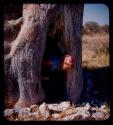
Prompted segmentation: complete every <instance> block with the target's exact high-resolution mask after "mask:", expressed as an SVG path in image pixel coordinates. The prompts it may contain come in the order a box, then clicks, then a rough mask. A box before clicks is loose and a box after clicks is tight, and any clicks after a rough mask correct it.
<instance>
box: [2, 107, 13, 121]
mask: <svg viewBox="0 0 113 125" xmlns="http://www.w3.org/2000/svg"><path fill="white" fill-rule="evenodd" d="M4 115H5V118H6V119H14V109H6V110H5V112H4Z"/></svg>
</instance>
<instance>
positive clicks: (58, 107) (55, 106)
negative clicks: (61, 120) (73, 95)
mask: <svg viewBox="0 0 113 125" xmlns="http://www.w3.org/2000/svg"><path fill="white" fill-rule="evenodd" d="M70 106H71V104H70V102H61V103H60V104H48V108H49V109H50V110H54V111H64V110H66V109H67V108H68V107H70Z"/></svg>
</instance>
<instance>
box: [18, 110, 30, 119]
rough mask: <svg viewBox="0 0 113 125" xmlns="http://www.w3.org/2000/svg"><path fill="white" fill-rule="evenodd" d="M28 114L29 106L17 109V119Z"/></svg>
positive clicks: (25, 117) (24, 117)
mask: <svg viewBox="0 0 113 125" xmlns="http://www.w3.org/2000/svg"><path fill="white" fill-rule="evenodd" d="M29 114H30V108H21V109H20V110H19V114H18V119H19V120H25V119H27V117H28V116H29Z"/></svg>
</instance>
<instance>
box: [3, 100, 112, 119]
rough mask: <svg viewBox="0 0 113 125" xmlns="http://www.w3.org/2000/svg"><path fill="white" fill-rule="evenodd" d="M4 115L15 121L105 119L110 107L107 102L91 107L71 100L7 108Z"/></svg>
mask: <svg viewBox="0 0 113 125" xmlns="http://www.w3.org/2000/svg"><path fill="white" fill-rule="evenodd" d="M4 116H5V118H6V119H8V120H13V121H40V120H61V121H68V120H105V119H108V118H109V116H110V107H109V106H108V105H107V104H103V105H101V107H97V106H96V107H91V105H90V104H89V103H86V104H84V105H80V106H77V105H74V104H72V105H71V104H70V102H61V103H60V104H46V103H45V102H44V103H43V104H41V105H40V106H38V105H31V106H30V107H27V108H14V109H6V110H5V112H4Z"/></svg>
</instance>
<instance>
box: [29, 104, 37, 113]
mask: <svg viewBox="0 0 113 125" xmlns="http://www.w3.org/2000/svg"><path fill="white" fill-rule="evenodd" d="M38 110H39V107H38V105H31V106H30V112H37V111H38Z"/></svg>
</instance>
